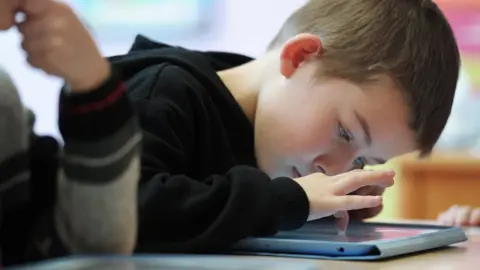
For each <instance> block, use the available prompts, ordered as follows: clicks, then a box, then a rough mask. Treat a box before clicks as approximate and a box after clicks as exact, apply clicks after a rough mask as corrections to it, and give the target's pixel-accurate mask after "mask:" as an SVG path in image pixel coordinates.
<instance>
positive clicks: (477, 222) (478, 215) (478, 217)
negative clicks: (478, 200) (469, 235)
mask: <svg viewBox="0 0 480 270" xmlns="http://www.w3.org/2000/svg"><path fill="white" fill-rule="evenodd" d="M469 223H470V225H471V226H480V208H475V209H474V210H473V211H472V214H470V222H469Z"/></svg>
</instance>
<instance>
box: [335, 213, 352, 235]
mask: <svg viewBox="0 0 480 270" xmlns="http://www.w3.org/2000/svg"><path fill="white" fill-rule="evenodd" d="M333 216H334V217H335V218H336V220H335V223H336V226H337V230H338V233H339V234H342V235H345V233H346V231H347V227H348V222H349V221H350V216H349V214H348V212H347V211H340V212H337V213H335V214H334V215H333Z"/></svg>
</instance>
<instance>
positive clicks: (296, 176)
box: [292, 167, 302, 178]
mask: <svg viewBox="0 0 480 270" xmlns="http://www.w3.org/2000/svg"><path fill="white" fill-rule="evenodd" d="M292 174H293V178H300V177H302V175H301V174H300V172H299V171H298V169H297V168H296V167H292Z"/></svg>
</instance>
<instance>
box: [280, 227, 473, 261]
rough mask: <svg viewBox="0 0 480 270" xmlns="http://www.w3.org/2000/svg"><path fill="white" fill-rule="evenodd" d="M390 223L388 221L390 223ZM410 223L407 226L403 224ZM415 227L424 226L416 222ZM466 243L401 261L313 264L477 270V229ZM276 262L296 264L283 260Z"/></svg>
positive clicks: (471, 233)
mask: <svg viewBox="0 0 480 270" xmlns="http://www.w3.org/2000/svg"><path fill="white" fill-rule="evenodd" d="M390 222H391V221H390ZM406 223H409V222H406ZM415 223H417V224H418V223H425V222H419V221H416V222H415ZM466 233H467V235H468V237H469V241H468V242H465V243H462V244H458V245H454V246H452V247H447V248H444V249H438V250H433V251H428V252H424V253H419V254H415V255H407V256H404V257H399V258H394V259H389V260H384V261H377V262H356V261H328V260H314V262H315V263H316V264H317V265H318V269H319V270H320V269H329V270H346V269H359V270H377V269H382V270H404V269H415V270H423V269H432V270H443V269H445V270H450V269H466V270H469V269H479V268H480V256H478V255H479V254H480V229H473V228H471V229H466ZM279 260H298V259H285V258H279Z"/></svg>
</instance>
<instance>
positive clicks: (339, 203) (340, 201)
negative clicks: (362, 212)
mask: <svg viewBox="0 0 480 270" xmlns="http://www.w3.org/2000/svg"><path fill="white" fill-rule="evenodd" d="M381 204H382V197H381V196H358V195H345V196H338V197H335V200H334V207H335V209H337V210H338V211H349V210H357V209H364V208H371V207H377V206H379V205H381Z"/></svg>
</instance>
